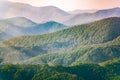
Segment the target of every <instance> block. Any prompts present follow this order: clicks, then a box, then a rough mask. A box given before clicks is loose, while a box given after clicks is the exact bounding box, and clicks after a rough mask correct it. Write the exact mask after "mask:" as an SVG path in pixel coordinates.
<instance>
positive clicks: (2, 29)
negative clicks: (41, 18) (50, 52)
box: [0, 17, 67, 41]
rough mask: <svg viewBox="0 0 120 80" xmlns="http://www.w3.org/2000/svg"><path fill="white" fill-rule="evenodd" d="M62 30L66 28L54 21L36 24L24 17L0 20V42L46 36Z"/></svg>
mask: <svg viewBox="0 0 120 80" xmlns="http://www.w3.org/2000/svg"><path fill="white" fill-rule="evenodd" d="M64 28H67V27H66V26H65V25H63V24H61V23H57V22H54V21H50V22H46V23H43V24H37V23H35V22H33V21H31V20H29V19H27V18H24V17H15V18H9V19H4V20H0V36H1V38H0V41H3V40H6V39H9V38H12V37H17V36H22V35H38V34H46V33H50V32H55V31H58V30H61V29H64Z"/></svg>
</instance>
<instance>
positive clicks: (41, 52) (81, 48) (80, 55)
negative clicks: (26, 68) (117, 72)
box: [0, 17, 120, 65]
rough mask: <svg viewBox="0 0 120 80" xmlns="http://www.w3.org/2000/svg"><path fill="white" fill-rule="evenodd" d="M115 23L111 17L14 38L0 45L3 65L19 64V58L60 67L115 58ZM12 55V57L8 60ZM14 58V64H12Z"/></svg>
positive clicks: (118, 24)
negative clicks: (54, 64) (55, 30)
mask: <svg viewBox="0 0 120 80" xmlns="http://www.w3.org/2000/svg"><path fill="white" fill-rule="evenodd" d="M119 22H120V18H119V17H111V18H107V19H103V20H99V21H95V22H92V23H89V24H84V25H79V26H75V27H72V28H68V29H64V30H61V31H57V32H54V33H49V34H44V35H37V36H22V37H16V38H13V39H10V40H7V41H4V42H2V43H1V44H0V45H1V48H0V49H1V50H0V51H1V53H3V54H2V55H1V58H2V59H3V62H5V63H6V62H12V63H19V61H20V62H21V58H23V59H22V62H23V61H24V62H25V63H26V64H27V63H28V64H29V63H33V64H34V63H35V64H36V63H37V64H44V63H49V62H52V63H56V64H61V65H72V64H74V63H76V62H77V63H79V62H93V63H100V62H103V61H106V60H110V59H113V58H118V57H119V56H120V55H119V52H120V50H119V48H120V46H119V43H120V41H119V36H120V31H119V30H120V23H119ZM5 53H6V54H5ZM13 54H14V55H16V56H12V57H9V56H11V55H13ZM18 55H21V57H19V56H18ZM6 56H7V57H8V58H7V59H6V58H5V57H6ZM103 56H104V57H103ZM15 57H18V58H17V59H18V60H14V59H15Z"/></svg>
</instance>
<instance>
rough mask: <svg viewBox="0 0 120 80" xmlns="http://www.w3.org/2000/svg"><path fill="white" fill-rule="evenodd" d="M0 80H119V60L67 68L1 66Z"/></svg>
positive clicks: (50, 65) (49, 65)
mask: <svg viewBox="0 0 120 80" xmlns="http://www.w3.org/2000/svg"><path fill="white" fill-rule="evenodd" d="M0 80H120V59H114V60H110V61H106V62H103V63H100V64H92V63H86V64H85V63H81V64H74V65H72V66H68V67H63V66H60V65H54V64H48V65H47V64H44V65H12V64H8V65H1V66H0Z"/></svg>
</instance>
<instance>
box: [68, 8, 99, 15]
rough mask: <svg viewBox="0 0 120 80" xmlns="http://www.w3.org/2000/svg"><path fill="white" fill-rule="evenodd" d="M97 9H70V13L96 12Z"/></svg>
mask: <svg viewBox="0 0 120 80" xmlns="http://www.w3.org/2000/svg"><path fill="white" fill-rule="evenodd" d="M96 11H97V10H94V9H93V10H92V9H91V10H79V9H78V10H74V11H69V12H68V13H70V14H83V13H95V12H96Z"/></svg>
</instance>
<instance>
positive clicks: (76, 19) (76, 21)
mask: <svg viewBox="0 0 120 80" xmlns="http://www.w3.org/2000/svg"><path fill="white" fill-rule="evenodd" d="M0 10H1V13H0V17H2V18H10V17H26V18H28V19H31V20H33V21H34V22H37V23H43V22H49V21H55V22H59V23H62V24H65V25H70V26H71V25H80V24H85V23H89V22H93V21H96V20H100V19H104V18H108V17H120V14H119V13H120V8H119V7H116V8H112V9H105V10H96V11H95V12H93V13H91V11H87V10H86V11H85V12H83V13H80V12H81V11H80V12H79V10H77V11H78V14H71V12H67V11H64V10H61V9H59V8H57V7H54V6H45V7H34V6H31V5H28V4H23V3H12V2H4V3H2V4H0ZM8 11H9V13H8ZM74 12H75V13H76V11H73V13H74Z"/></svg>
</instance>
